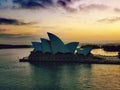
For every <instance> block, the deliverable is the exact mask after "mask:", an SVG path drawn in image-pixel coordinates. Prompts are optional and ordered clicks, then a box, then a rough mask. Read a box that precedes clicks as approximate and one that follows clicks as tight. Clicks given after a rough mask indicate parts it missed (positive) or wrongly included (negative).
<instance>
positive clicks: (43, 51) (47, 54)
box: [28, 32, 92, 61]
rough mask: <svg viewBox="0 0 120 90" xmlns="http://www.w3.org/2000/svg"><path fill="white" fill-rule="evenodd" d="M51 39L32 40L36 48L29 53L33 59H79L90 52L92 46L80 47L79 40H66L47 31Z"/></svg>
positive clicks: (30, 58)
mask: <svg viewBox="0 0 120 90" xmlns="http://www.w3.org/2000/svg"><path fill="white" fill-rule="evenodd" d="M47 34H48V37H49V40H48V39H45V38H40V41H41V42H32V45H33V47H34V50H33V51H32V52H31V54H30V55H29V57H28V58H29V60H31V61H42V60H43V61H54V60H56V61H61V60H79V59H81V58H83V57H86V56H88V55H89V54H90V51H91V50H92V48H91V47H85V48H82V49H81V48H78V45H79V42H70V43H67V44H64V42H63V41H62V40H61V39H60V38H59V37H57V36H56V35H54V34H52V33H49V32H48V33H47Z"/></svg>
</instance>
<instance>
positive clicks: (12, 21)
mask: <svg viewBox="0 0 120 90" xmlns="http://www.w3.org/2000/svg"><path fill="white" fill-rule="evenodd" d="M30 24H33V23H25V22H22V21H19V20H17V19H8V18H1V17H0V25H30Z"/></svg>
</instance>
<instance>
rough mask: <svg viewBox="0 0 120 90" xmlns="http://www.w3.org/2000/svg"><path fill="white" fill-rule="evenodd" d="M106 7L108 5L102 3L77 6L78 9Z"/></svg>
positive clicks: (102, 8)
mask: <svg viewBox="0 0 120 90" xmlns="http://www.w3.org/2000/svg"><path fill="white" fill-rule="evenodd" d="M107 8H108V6H106V5H103V4H89V5H85V4H81V5H80V6H79V9H80V11H90V10H105V9H107Z"/></svg>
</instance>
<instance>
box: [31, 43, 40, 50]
mask: <svg viewBox="0 0 120 90" xmlns="http://www.w3.org/2000/svg"><path fill="white" fill-rule="evenodd" d="M32 45H33V47H34V50H35V51H42V47H41V43H40V42H32Z"/></svg>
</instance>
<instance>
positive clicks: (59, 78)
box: [0, 49, 120, 90]
mask: <svg viewBox="0 0 120 90" xmlns="http://www.w3.org/2000/svg"><path fill="white" fill-rule="evenodd" d="M31 50H32V49H2V50H0V90H120V65H99V64H98V65H96V64H91V65H87V64H55V63H53V64H41V63H38V64H37V63H36V64H35V63H34V64H33V63H27V62H26V63H22V62H19V61H18V59H19V58H21V57H24V56H27V55H28V54H29V53H30V51H31Z"/></svg>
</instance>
